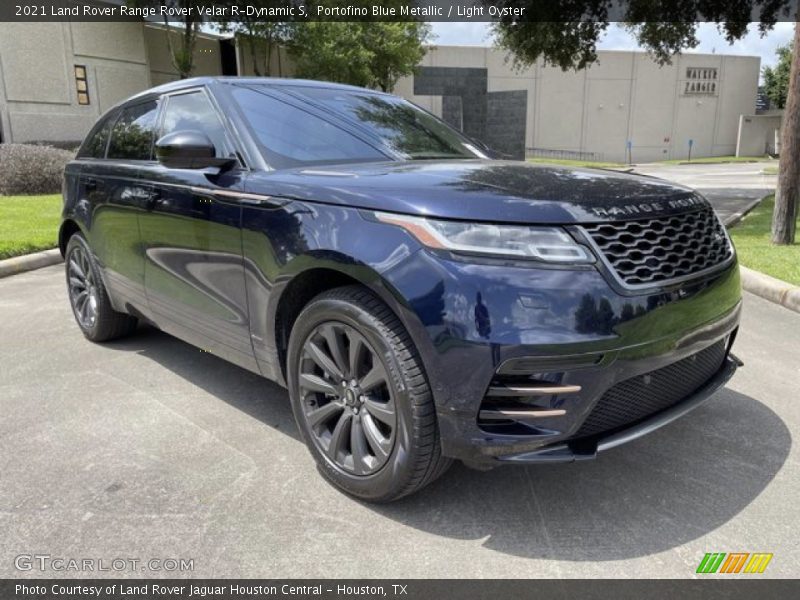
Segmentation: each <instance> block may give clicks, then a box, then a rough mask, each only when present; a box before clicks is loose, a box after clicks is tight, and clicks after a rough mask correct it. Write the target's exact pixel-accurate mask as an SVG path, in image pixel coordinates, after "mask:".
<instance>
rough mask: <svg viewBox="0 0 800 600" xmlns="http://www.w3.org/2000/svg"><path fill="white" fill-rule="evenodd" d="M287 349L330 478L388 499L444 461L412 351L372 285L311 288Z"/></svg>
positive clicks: (298, 399)
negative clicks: (321, 290) (316, 293)
mask: <svg viewBox="0 0 800 600" xmlns="http://www.w3.org/2000/svg"><path fill="white" fill-rule="evenodd" d="M288 355H289V356H288V359H289V365H288V379H289V391H290V395H291V399H292V410H293V411H294V416H295V419H296V420H297V424H298V427H299V428H300V431H301V433H302V435H303V438H304V440H305V442H306V444H307V445H308V447H309V449H310V450H311V453H312V454H313V456H314V458H315V460H316V461H317V464H318V466H319V468H320V471H321V472H322V473H323V475H325V477H326V478H327V479H328V480H329V481H331V482H332V483H333V484H334V485H336V486H337V487H339V488H340V489H342V490H344V491H345V492H347V493H349V494H352V495H354V496H357V497H359V498H363V499H365V500H371V501H376V502H378V501H389V500H394V499H397V498H400V497H402V496H405V495H407V494H410V493H412V492H414V491H416V490H418V489H420V488H421V487H423V486H424V485H426V484H428V483H430V482H431V481H433V480H434V479H435V478H436V477H438V476H439V475H441V474H442V473H443V472H444V471H445V470H446V468H447V466H449V464H450V460H449V459H447V458H444V457H442V456H441V451H440V444H439V433H438V428H437V423H436V413H435V410H434V405H433V398H432V396H431V392H430V387H429V386H428V382H427V378H426V377H425V372H424V370H423V368H422V365H421V362H420V359H419V356H418V354H417V351H416V349H415V348H414V345H413V343H412V342H411V339H410V338H409V336H408V333H407V332H406V330H405V328H404V327H403V326H402V324H401V323H400V321H399V320H398V319H397V317H396V316H395V315H394V314H393V313H392V312H391V311H390V310H389V308H388V307H387V306H386V305H385V304H384V303H383V302H381V301H380V300H379V299H378V298H377V297H376V296H375V295H373V294H372V293H371V292H369V291H368V290H366V289H364V288H361V287H357V286H351V287H345V288H339V289H336V290H332V291H330V292H326V293H324V294H321V295H320V296H317V297H316V298H315V299H314V300H312V301H311V302H310V303H309V304H308V306H306V308H305V309H304V310H303V311H302V313H301V314H300V316H299V317H298V318H297V321H296V324H295V327H294V329H293V330H292V334H291V338H290V341H289V352H288Z"/></svg>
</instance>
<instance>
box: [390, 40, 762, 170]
mask: <svg viewBox="0 0 800 600" xmlns="http://www.w3.org/2000/svg"><path fill="white" fill-rule="evenodd" d="M598 58H599V60H598V62H597V63H596V64H594V65H593V66H591V67H590V68H588V69H586V70H583V71H577V72H574V71H570V72H563V71H561V69H559V68H556V67H545V66H543V65H542V64H541V62H540V63H538V64H536V65H535V66H533V67H532V68H529V69H525V70H523V71H516V70H515V69H513V68H512V65H511V63H510V61H508V60H507V59H506V55H505V53H503V52H502V51H499V50H496V49H492V48H476V47H456V46H439V47H433V48H431V50H430V51H429V52H428V54H427V56H426V57H425V59H424V60H423V62H422V66H423V67H427V68H428V69H424V70H423V71H422V72H421V73H418V74H417V75H415V76H412V77H406V78H404V79H403V80H401V81H400V82H399V83H398V85H397V87H396V89H395V93H397V94H400V95H402V96H404V97H406V98H408V99H410V100H412V101H414V102H415V103H417V104H419V105H421V106H423V107H425V108H427V109H428V110H430V111H432V112H434V113H435V114H437V115H440V116H443V117H444V118H445V119H446V120H448V121H452V120H457V118H458V116H459V107H458V104H459V103H458V102H455V103H453V102H450V103H449V104H451V105H452V104H455V105H456V106H455V109H454V110H450V111H449V112H450V113H451V114H450V116H451V117H455V119H451V118H448V95H449V97H450V98H457V97H458V94H459V93H464V94H467V95H468V96H469V101H468V102H464V103H462V109H463V108H466V107H467V106H468V105H469V104H470V103H474V102H476V101H479V100H478V98H479V95H478V93H477V90H469V89H468V90H466V91H465V90H464V89H463V87H464V86H461V89H451V90H449V92H450V94H448V90H447V89H446V88H447V87H448V85H450V86H451V88H452V86H453V83H455V82H456V80H457V79H458V78H459V75H458V72H457V71H454V70H453V69H468V70H469V72H468V71H463V76H462V77H461V78H460V79H462V80H463V79H464V78H468V77H470V75H471V76H472V77H473V79H475V81H476V86H477V87H479V86H480V81H479V80H480V74H479V73H477V71H476V70H477V69H483V70H485V76H484V81H485V83H484V84H483V85H485V86H486V87H485V89H484V92H488V97H489V108H488V110H487V113H488V117H487V118H488V119H489V130H488V131H487V132H486V133H487V135H490V136H491V135H492V133H493V129H496V127H497V120H495V121H492V118H493V115H492V107H491V104H492V101H491V98H492V93H494V92H505V93H506V94H499V95H498V101H497V102H496V104H498V108H497V109H495V112H498V111H499V112H500V113H502V112H505V113H506V115H505V116H506V117H510V116H511V113H514V114H515V115H520V116H519V120H521V119H523V118H524V123H525V126H524V134H523V132H522V128H521V127H519V126H517V127H516V130H517V131H518V135H519V136H520V139H518V140H516V141H515V144H516V147H519V145H520V140H522V139H524V142H522V143H523V144H524V147H525V148H526V149H528V153H529V154H530V153H535V154H539V155H542V156H548V155H549V156H559V155H561V156H564V157H569V156H570V155H572V154H574V155H575V156H579V155H583V157H584V158H594V159H596V160H611V161H621V160H626V158H627V151H628V142H630V146H631V147H630V153H631V156H632V159H633V161H635V162H644V161H654V160H665V159H681V158H685V157H686V156H687V154H688V150H689V144H690V140H691V141H692V142H691V143H692V156H695V157H700V156H724V155H732V154H735V152H736V144H737V133H738V129H739V116H740V115H742V114H748V115H749V114H753V112H754V111H755V102H756V95H757V88H758V76H759V70H760V59H759V58H758V57H755V56H726V55H721V54H683V55H681V56H677V57H675V58H674V59H673V61H672V65H667V66H663V67H662V66H659V65H658V64H657V63H656V62H654V61H653V59H652V58H651V57H650V56H649V55H647V54H646V53H643V52H617V51H600V52H598ZM437 73H438V75H439V76H441V78H442V80H443V83H442V85H436V84H435V83H434V84H433V85H431V81H430V80H431V79H432V78H435V77H436V76H437ZM415 87H416V89H415ZM455 87H456V88H459V86H458V85H456V86H455ZM437 88H440V89H437ZM442 88H444V91H445V94H444V95H442V94H439V93H436V94H430V92H431V91H436V92H439V91H441V89H442ZM421 92H422V93H421ZM508 92H517V94H508ZM523 101H524V106H519V105H520V103H522V102H523ZM497 116H498V115H495V117H497ZM514 118H515V119H516V117H514ZM500 122H501V123H502V120H500ZM464 125H465V129H466V128H467V127H466V125H467V124H466V123H464ZM501 135H512V132H511V131H506V132H503V133H502V134H501ZM523 135H524V138H523V137H522V136H523ZM490 145H491V144H490ZM762 152H763V150H762Z"/></svg>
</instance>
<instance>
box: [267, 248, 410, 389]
mask: <svg viewBox="0 0 800 600" xmlns="http://www.w3.org/2000/svg"><path fill="white" fill-rule="evenodd" d="M348 285H360V286H362V287H365V288H367V289H368V290H370V291H371V292H373V293H374V294H375V295H377V296H378V297H379V298H380V299H381V300H382V301H383V302H384V303H385V304H386V305H387V306H388V307H389V309H390V310H391V311H392V312H393V313H394V314H395V316H397V318H398V319H400V322H401V323H403V325H404V326H405V327H406V329H409V326H408V325H409V324H408V323H407V317H405V318H404V313H406V312H407V311H405V310H404V304H405V302H404V301H403V300H402V297H401V296H400V295H399V293H398V292H397V291H396V290H394V289H393V288H390V287H389V284H388V283H387V282H386V281H385V280H384V279H383V278H382V277H381V276H380V274H379V273H377V272H376V271H374V270H373V269H372V268H370V267H369V266H367V265H354V264H352V262H351V263H350V264H346V265H345V264H342V263H337V262H335V261H334V262H331V261H326V264H324V265H319V266H313V267H310V268H307V269H305V270H302V271H299V272H297V273H295V274H294V275H293V276H292V277H291V279H289V280H288V281H287V282H286V284H285V285H284V286H281V288H280V290H273V291H277V292H278V294H279V295H278V297H277V298H276V300H275V301H274V302H273V303H272V310H271V312H272V314H271V315H270V318H269V319H268V321H267V322H268V324H270V325H272V327H273V331H272V332H270V333H271V339H272V341H273V342H274V344H275V352H276V355H277V356H276V358H277V360H278V374H279V376H280V377H281V379H282V382H281V383H285V382H286V366H287V349H288V347H289V336H290V335H291V332H292V328H293V327H294V324H295V322H296V321H297V317H298V316H299V315H300V313H301V312H302V310H303V309H304V308H305V307H306V306H307V305H308V303H309V302H311V300H313V299H314V298H315V297H316V296H318V295H319V294H321V293H323V292H327V291H329V290H332V289H335V288H339V287H345V286H348Z"/></svg>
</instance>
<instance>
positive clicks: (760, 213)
mask: <svg viewBox="0 0 800 600" xmlns="http://www.w3.org/2000/svg"><path fill="white" fill-rule="evenodd" d="M774 205H775V198H774V197H773V196H770V197H769V198H767V199H766V200H764V201H763V202H762V203H761V204H759V205H758V206H757V207H756V208H755V209H753V211H752V212H751V213H750V214H748V215H747V216H746V217H745V218H744V219H743V220H742V221H741V222H740V223H739V224H738V225H737V226H736V227H734V228H733V229H731V231H730V233H731V237H732V238H733V243H734V244H735V245H736V251H737V252H738V253H739V262H740V263H741V264H743V265H744V266H745V267H750V268H751V269H755V270H756V271H761V272H762V273H766V274H767V275H771V276H772V277H777V278H778V279H782V280H783V281H786V282H788V283H793V284H795V285H800V244H797V243H796V244H793V245H791V246H775V245H773V244H771V243H770V241H769V240H770V229H771V227H772V209H773V207H774ZM797 230H798V232H800V219H798V228H797Z"/></svg>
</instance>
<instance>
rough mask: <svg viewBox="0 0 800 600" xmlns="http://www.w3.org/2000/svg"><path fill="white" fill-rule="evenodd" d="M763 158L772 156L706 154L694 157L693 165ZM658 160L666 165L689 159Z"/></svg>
mask: <svg viewBox="0 0 800 600" xmlns="http://www.w3.org/2000/svg"><path fill="white" fill-rule="evenodd" d="M762 160H770V158H769V157H768V156H704V157H702V158H693V159H692V160H691V163H692V164H693V165H695V164H697V165H713V164H718V163H742V162H744V163H747V162H761V161H762ZM658 162H660V163H662V164H665V165H679V164H682V163H685V162H688V161H687V160H686V159H685V158H675V159H672V160H660V161H658Z"/></svg>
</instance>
